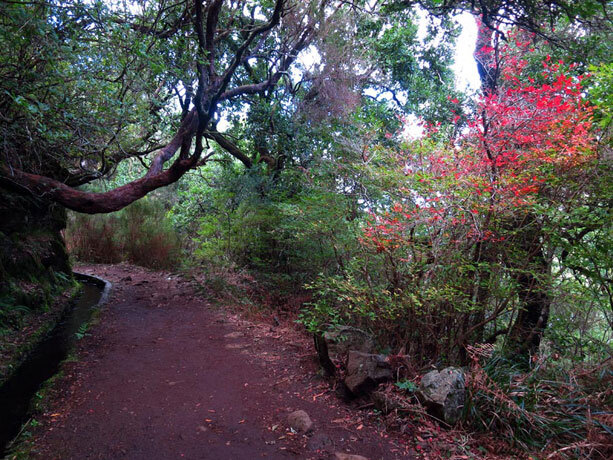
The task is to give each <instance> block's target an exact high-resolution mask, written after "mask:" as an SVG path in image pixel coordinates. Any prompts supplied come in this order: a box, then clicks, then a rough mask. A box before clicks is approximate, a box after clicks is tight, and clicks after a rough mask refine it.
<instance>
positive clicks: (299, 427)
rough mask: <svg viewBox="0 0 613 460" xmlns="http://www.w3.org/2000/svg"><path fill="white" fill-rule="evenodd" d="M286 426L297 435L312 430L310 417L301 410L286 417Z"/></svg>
mask: <svg viewBox="0 0 613 460" xmlns="http://www.w3.org/2000/svg"><path fill="white" fill-rule="evenodd" d="M287 424H288V425H289V427H290V428H292V429H293V430H294V431H297V432H298V433H308V432H309V431H311V430H312V429H313V422H312V421H311V417H309V414H307V413H306V412H305V411H303V410H297V411H295V412H292V413H291V414H289V415H288V416H287Z"/></svg>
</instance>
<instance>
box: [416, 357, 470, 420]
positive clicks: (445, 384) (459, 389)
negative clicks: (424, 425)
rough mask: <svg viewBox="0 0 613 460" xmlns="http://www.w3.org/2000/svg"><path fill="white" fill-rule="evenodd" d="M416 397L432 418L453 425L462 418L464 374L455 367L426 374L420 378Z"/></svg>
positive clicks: (464, 392) (464, 394) (464, 386)
mask: <svg viewBox="0 0 613 460" xmlns="http://www.w3.org/2000/svg"><path fill="white" fill-rule="evenodd" d="M416 396H417V399H419V402H421V404H422V405H423V406H424V407H426V409H427V410H428V412H429V413H431V414H432V415H433V416H434V417H436V418H438V419H439V420H442V421H444V422H445V423H447V424H449V425H454V424H455V423H456V422H457V421H458V420H459V419H460V417H461V416H462V410H463V409H464V401H465V400H466V385H465V379H464V372H462V370H461V369H458V368H456V367H447V368H445V369H443V370H442V371H440V372H439V371H431V372H428V373H427V374H426V375H424V376H423V377H422V379H421V383H420V384H419V389H418V390H417V392H416Z"/></svg>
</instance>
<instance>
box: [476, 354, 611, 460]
mask: <svg viewBox="0 0 613 460" xmlns="http://www.w3.org/2000/svg"><path fill="white" fill-rule="evenodd" d="M470 356H471V358H472V364H471V366H470V372H469V374H468V378H467V385H468V392H469V398H468V404H467V407H466V408H465V410H466V421H467V422H466V423H467V425H468V427H470V428H471V429H474V430H477V431H484V432H489V433H496V435H497V436H498V437H500V438H502V439H504V440H505V441H506V442H507V443H508V444H509V445H511V446H512V447H519V448H521V449H523V450H524V451H528V452H535V451H538V452H541V453H544V454H546V458H568V459H571V458H572V459H575V458H576V459H579V458H581V459H588V458H589V459H596V458H600V459H609V458H613V362H612V360H611V358H609V359H608V360H606V361H604V362H602V363H600V364H599V365H590V366H587V365H581V366H575V367H571V368H563V367H561V366H559V365H558V364H557V363H556V362H555V361H553V360H551V359H550V358H548V357H547V358H546V357H540V358H539V359H536V360H535V361H534V362H533V363H532V364H533V365H532V369H531V370H530V371H529V372H525V371H524V370H523V369H522V368H521V367H520V366H518V364H517V363H516V362H514V361H513V360H511V359H509V358H507V357H504V356H502V355H498V354H496V353H493V351H492V348H491V347H487V348H477V347H471V349H470Z"/></svg>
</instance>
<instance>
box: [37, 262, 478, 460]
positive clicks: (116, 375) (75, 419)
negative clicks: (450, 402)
mask: <svg viewBox="0 0 613 460" xmlns="http://www.w3.org/2000/svg"><path fill="white" fill-rule="evenodd" d="M78 270H79V271H81V272H83V273H89V274H93V275H96V276H99V277H102V278H105V279H107V280H109V281H110V282H111V283H113V289H112V293H111V298H110V300H109V302H108V303H107V304H106V305H105V306H104V308H103V309H102V310H101V313H100V316H99V320H98V321H97V322H96V324H94V325H92V326H91V328H90V330H89V331H88V334H87V335H86V336H85V337H84V338H83V339H82V340H80V341H79V344H78V347H77V350H76V354H77V357H78V359H77V360H75V361H69V362H66V363H65V364H64V367H63V374H62V376H61V377H60V378H59V379H58V381H57V382H56V384H55V385H54V386H53V389H52V390H51V391H50V392H49V396H48V400H47V401H46V403H45V410H44V412H43V413H42V414H39V415H37V416H36V419H37V422H36V425H37V426H36V427H35V428H34V429H32V430H31V431H32V438H31V439H30V441H28V444H29V445H30V446H31V450H30V455H31V457H32V458H41V459H63V460H68V459H79V460H81V459H121V458H125V459H131V460H136V459H147V460H153V459H175V458H176V459H181V458H185V459H224V460H225V459H256V458H270V459H287V458H300V459H329V458H335V454H336V453H337V452H344V453H353V454H359V455H362V456H364V457H367V458H368V459H370V460H375V459H399V458H402V459H410V458H415V453H416V451H415V450H414V449H415V446H414V445H413V441H412V437H409V436H408V435H406V434H401V433H399V432H396V433H394V432H387V431H386V430H385V429H384V428H383V426H382V423H381V420H380V417H377V414H376V413H374V412H372V411H370V412H369V411H364V410H363V411H356V410H355V408H351V407H350V406H348V405H347V404H345V403H343V402H342V401H341V400H339V399H338V398H337V397H336V395H335V393H334V392H333V391H332V389H331V388H330V385H329V383H328V382H326V381H325V380H323V378H322V377H320V376H319V373H318V366H317V363H316V361H315V354H314V351H313V349H312V346H311V343H310V339H309V337H308V335H307V334H305V333H301V332H300V331H298V330H297V329H296V328H294V327H292V326H291V325H289V324H287V325H284V324H280V325H278V326H275V325H274V324H273V323H272V321H271V322H270V324H268V323H267V322H265V321H253V320H252V321H249V320H247V319H245V318H244V317H242V316H241V315H240V314H238V313H236V309H233V308H231V306H227V308H226V307H223V306H221V307H220V306H216V305H213V304H211V303H210V302H208V301H207V300H206V298H205V297H206V296H203V295H202V293H201V292H198V286H197V285H196V283H194V282H191V281H190V280H188V279H185V278H182V277H181V276H178V275H174V274H170V273H165V272H153V271H149V270H146V269H143V268H139V267H134V266H130V265H124V264H120V265H92V266H80V267H78ZM298 409H302V410H305V411H306V412H307V413H308V414H309V415H310V417H311V419H312V421H313V422H314V430H313V431H312V433H309V434H308V435H305V434H301V433H296V432H293V431H292V430H291V429H289V427H288V424H287V415H288V414H289V413H291V412H292V411H295V410H298ZM417 448H418V449H419V447H417ZM420 457H421V456H420ZM460 458H462V457H460ZM463 458H468V457H463Z"/></svg>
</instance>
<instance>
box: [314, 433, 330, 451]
mask: <svg viewBox="0 0 613 460" xmlns="http://www.w3.org/2000/svg"><path fill="white" fill-rule="evenodd" d="M333 445H334V442H333V441H332V439H330V436H328V435H327V434H325V433H315V434H314V435H313V436H312V437H311V438H310V439H309V441H308V442H307V449H309V450H310V451H316V450H319V451H322V450H327V451H330V450H331V448H332V446H333Z"/></svg>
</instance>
